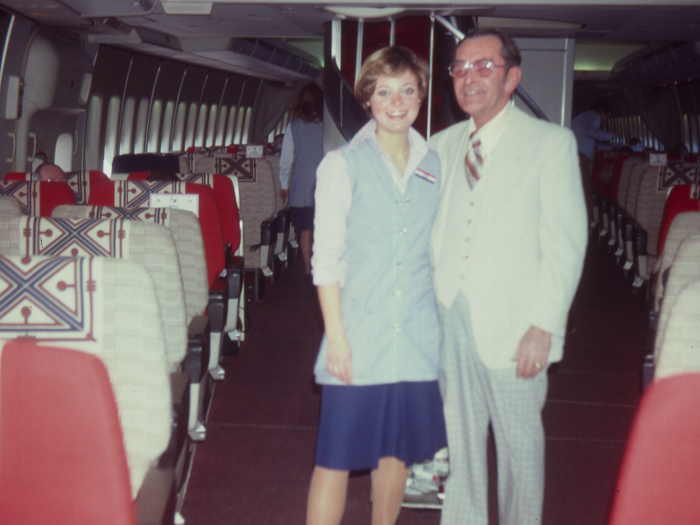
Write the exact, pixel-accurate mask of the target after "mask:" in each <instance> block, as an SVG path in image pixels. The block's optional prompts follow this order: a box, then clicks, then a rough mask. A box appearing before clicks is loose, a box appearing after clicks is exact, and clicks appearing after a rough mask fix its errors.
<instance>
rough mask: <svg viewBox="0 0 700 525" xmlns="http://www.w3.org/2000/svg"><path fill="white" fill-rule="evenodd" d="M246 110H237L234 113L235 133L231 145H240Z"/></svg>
mask: <svg viewBox="0 0 700 525" xmlns="http://www.w3.org/2000/svg"><path fill="white" fill-rule="evenodd" d="M245 110H246V108H238V112H237V113H236V133H234V135H233V142H232V143H233V144H242V143H243V142H241V135H242V133H243V121H244V120H245Z"/></svg>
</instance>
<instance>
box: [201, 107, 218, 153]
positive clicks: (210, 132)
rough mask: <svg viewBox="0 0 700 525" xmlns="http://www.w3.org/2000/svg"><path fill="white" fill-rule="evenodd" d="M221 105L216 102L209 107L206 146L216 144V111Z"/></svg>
mask: <svg viewBox="0 0 700 525" xmlns="http://www.w3.org/2000/svg"><path fill="white" fill-rule="evenodd" d="M218 110H219V107H218V106H217V105H216V104H212V105H211V107H210V108H209V122H207V138H206V143H205V144H204V145H205V146H213V145H215V144H216V137H215V136H214V132H215V131H216V129H215V127H216V113H217V111H218Z"/></svg>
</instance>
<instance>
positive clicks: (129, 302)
mask: <svg viewBox="0 0 700 525" xmlns="http://www.w3.org/2000/svg"><path fill="white" fill-rule="evenodd" d="M0 283H1V284H2V286H1V287H0V289H1V290H2V291H1V292H0V338H2V339H3V340H5V341H7V340H14V339H20V340H23V341H27V340H31V341H32V342H34V343H36V344H39V345H48V346H57V347H63V348H72V349H75V350H80V351H84V352H88V353H91V354H94V355H96V356H97V357H99V358H100V359H101V360H102V361H103V362H104V364H105V366H106V367H107V371H108V373H109V377H110V379H111V382H112V386H113V387H114V394H115V398H116V400H117V407H118V410H119V419H120V421H121V425H122V430H123V432H124V446H125V449H126V454H127V462H128V465H129V472H130V477H131V490H132V495H133V496H135V495H136V494H137V493H138V491H139V489H140V487H141V484H142V482H143V480H144V477H145V476H146V473H147V471H148V470H149V468H150V467H151V464H152V463H153V461H154V460H156V459H157V458H158V457H159V456H160V455H161V454H162V453H163V451H164V450H165V449H166V447H167V445H168V441H169V439H170V435H171V391H170V382H169V378H168V356H167V354H166V352H165V341H164V337H163V329H162V327H161V318H160V312H159V308H158V300H157V298H156V292H155V287H154V285H153V281H152V279H151V278H150V276H149V274H148V272H146V270H144V269H143V268H142V267H141V266H139V265H137V264H134V263H131V262H129V261H119V260H113V259H107V258H103V257H40V256H32V257H25V256H22V257H6V256H0ZM2 397H3V398H4V395H3V396H2ZM59 479H60V478H56V479H54V480H53V481H54V482H57V481H58V480H59ZM44 496H46V495H44Z"/></svg>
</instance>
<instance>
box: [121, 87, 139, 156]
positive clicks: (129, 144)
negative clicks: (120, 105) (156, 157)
mask: <svg viewBox="0 0 700 525" xmlns="http://www.w3.org/2000/svg"><path fill="white" fill-rule="evenodd" d="M135 113H136V100H135V99H134V97H127V99H126V100H125V101H124V110H123V112H122V125H121V136H120V137H119V154H120V155H123V154H125V153H132V152H133V143H134V140H133V137H134V114H135Z"/></svg>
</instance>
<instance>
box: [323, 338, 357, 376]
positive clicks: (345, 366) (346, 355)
mask: <svg viewBox="0 0 700 525" xmlns="http://www.w3.org/2000/svg"><path fill="white" fill-rule="evenodd" d="M328 372H329V373H330V374H331V375H332V376H335V377H337V378H338V379H340V380H341V381H343V382H345V383H347V384H349V385H351V384H352V351H351V350H350V343H348V340H347V339H346V338H345V337H340V338H338V339H334V340H332V341H331V340H329V341H328Z"/></svg>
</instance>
